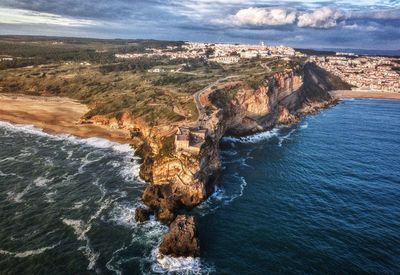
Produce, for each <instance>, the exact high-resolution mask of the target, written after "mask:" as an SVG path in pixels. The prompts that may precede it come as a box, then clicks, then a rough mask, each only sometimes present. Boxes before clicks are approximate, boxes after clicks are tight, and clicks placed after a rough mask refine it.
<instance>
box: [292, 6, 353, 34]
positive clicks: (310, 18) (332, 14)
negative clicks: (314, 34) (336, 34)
mask: <svg viewBox="0 0 400 275" xmlns="http://www.w3.org/2000/svg"><path fill="white" fill-rule="evenodd" d="M344 18H346V14H345V12H343V11H340V10H336V9H332V8H328V7H323V8H320V9H317V10H315V11H313V12H310V13H304V14H301V15H299V16H298V18H297V19H298V22H297V26H299V27H300V28H304V27H311V28H324V29H326V28H333V27H335V26H336V25H337V21H338V20H339V19H344Z"/></svg>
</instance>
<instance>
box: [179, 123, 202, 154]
mask: <svg viewBox="0 0 400 275" xmlns="http://www.w3.org/2000/svg"><path fill="white" fill-rule="evenodd" d="M206 136H207V129H202V128H200V127H179V128H178V131H177V133H176V135H175V150H176V151H180V150H183V151H189V152H193V153H199V152H200V149H201V145H203V143H204V141H205V138H206Z"/></svg>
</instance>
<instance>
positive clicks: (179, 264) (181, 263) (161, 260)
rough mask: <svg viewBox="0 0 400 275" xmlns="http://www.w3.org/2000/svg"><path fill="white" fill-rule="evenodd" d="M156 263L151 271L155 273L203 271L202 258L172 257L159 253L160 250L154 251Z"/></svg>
mask: <svg viewBox="0 0 400 275" xmlns="http://www.w3.org/2000/svg"><path fill="white" fill-rule="evenodd" d="M152 258H153V259H154V263H153V264H152V266H151V270H152V272H154V273H159V274H161V273H171V272H173V273H175V272H177V273H190V274H196V273H201V272H202V271H203V270H202V269H203V268H202V264H201V260H200V258H194V257H170V256H164V255H161V254H160V253H159V250H158V248H155V249H153V251H152Z"/></svg>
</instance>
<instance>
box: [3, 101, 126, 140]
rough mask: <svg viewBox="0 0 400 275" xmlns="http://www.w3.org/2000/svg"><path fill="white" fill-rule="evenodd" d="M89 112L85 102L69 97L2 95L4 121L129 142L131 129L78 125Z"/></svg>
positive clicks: (46, 130) (53, 132)
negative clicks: (129, 130)
mask: <svg viewBox="0 0 400 275" xmlns="http://www.w3.org/2000/svg"><path fill="white" fill-rule="evenodd" d="M88 111H89V109H88V107H87V106H86V105H84V104H81V103H79V102H78V101H75V100H72V99H69V98H62V97H35V96H26V95H15V94H13V95H11V94H0V120H2V121H7V122H11V123H16V124H28V125H34V126H35V127H38V128H41V129H43V130H44V131H45V132H48V133H52V134H71V135H74V136H77V137H81V138H89V137H99V138H105V139H108V140H111V141H114V142H118V143H129V132H128V131H125V130H120V129H111V128H109V127H106V126H100V125H90V124H79V119H80V118H81V117H82V116H83V115H84V114H85V113H87V112H88Z"/></svg>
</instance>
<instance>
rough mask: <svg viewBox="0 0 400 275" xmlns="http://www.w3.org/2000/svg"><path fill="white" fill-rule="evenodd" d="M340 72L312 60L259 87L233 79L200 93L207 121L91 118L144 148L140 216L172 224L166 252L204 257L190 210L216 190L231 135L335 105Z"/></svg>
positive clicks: (140, 152)
mask: <svg viewBox="0 0 400 275" xmlns="http://www.w3.org/2000/svg"><path fill="white" fill-rule="evenodd" d="M349 88H350V87H349V85H348V84H346V83H344V82H343V81H341V80H340V79H339V78H338V77H336V76H334V75H332V74H330V73H328V72H326V71H325V70H323V69H321V68H320V67H317V66H316V65H315V64H312V63H306V64H304V65H297V66H295V67H294V68H291V69H286V70H284V71H281V72H277V73H274V74H272V75H270V76H268V77H266V78H265V80H264V82H263V83H261V84H260V85H259V86H258V87H257V88H256V89H254V88H250V87H249V86H246V85H242V82H241V81H236V80H234V77H232V79H228V78H225V79H224V80H221V81H217V82H216V83H213V84H212V85H210V86H209V87H207V88H204V89H203V90H201V91H199V92H197V93H196V94H195V95H194V100H195V102H196V105H197V109H198V111H199V119H198V120H197V121H194V122H186V123H181V124H165V125H161V126H158V127H152V126H151V125H148V124H147V123H146V122H145V121H144V120H142V119H140V118H135V117H133V116H131V115H129V113H126V112H125V113H122V114H121V115H120V116H118V117H115V118H106V117H103V116H94V117H92V118H90V119H88V120H85V122H86V123H93V124H100V125H108V126H111V127H114V128H123V129H128V130H129V131H130V132H131V138H132V144H133V146H134V147H135V148H136V153H137V154H138V155H139V156H140V157H141V158H142V165H141V171H140V176H141V177H142V179H143V180H145V181H146V182H147V183H148V185H147V187H146V188H145V190H144V193H143V196H142V201H143V203H144V204H145V205H146V206H147V207H143V208H138V209H137V212H136V219H137V221H138V222H144V221H145V220H146V219H148V217H149V214H150V213H154V214H155V216H156V218H157V219H158V220H160V221H161V222H164V223H166V224H170V232H169V233H168V234H167V235H165V236H164V238H163V240H162V242H161V244H160V253H162V254H164V255H172V256H198V255H200V245H199V243H200V242H199V239H198V236H197V231H196V220H195V219H194V217H193V216H190V209H192V208H193V207H195V206H197V205H199V204H200V203H202V202H203V201H205V200H206V199H207V198H208V197H209V196H210V195H211V194H212V193H213V191H214V187H215V186H214V184H215V181H216V179H217V177H218V173H219V170H220V167H221V162H220V158H219V142H220V140H221V138H222V137H223V136H224V135H235V136H243V135H249V134H253V133H257V132H261V131H267V130H270V129H271V128H273V127H275V126H277V125H282V124H291V123H295V122H297V121H298V120H299V118H300V117H301V116H303V115H305V114H309V113H314V112H317V111H318V110H320V109H321V108H325V107H327V106H330V105H332V104H335V102H336V101H335V99H333V98H332V97H331V96H330V95H329V93H328V91H331V90H345V89H349Z"/></svg>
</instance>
